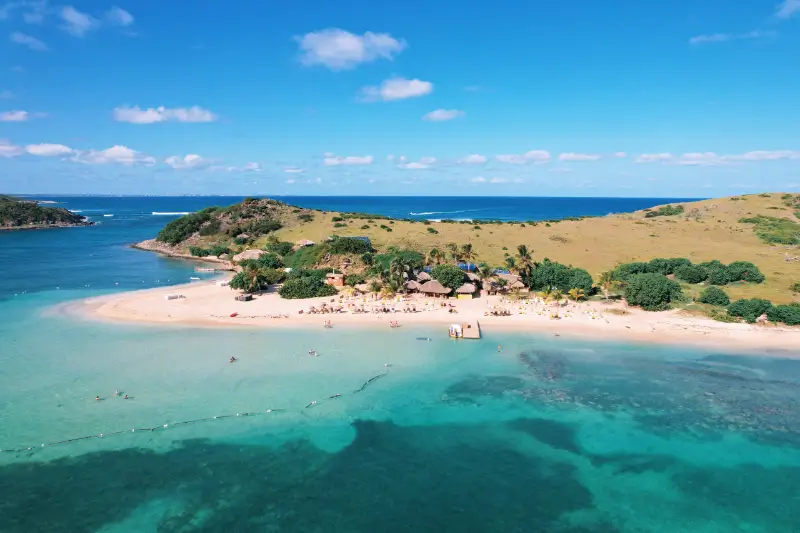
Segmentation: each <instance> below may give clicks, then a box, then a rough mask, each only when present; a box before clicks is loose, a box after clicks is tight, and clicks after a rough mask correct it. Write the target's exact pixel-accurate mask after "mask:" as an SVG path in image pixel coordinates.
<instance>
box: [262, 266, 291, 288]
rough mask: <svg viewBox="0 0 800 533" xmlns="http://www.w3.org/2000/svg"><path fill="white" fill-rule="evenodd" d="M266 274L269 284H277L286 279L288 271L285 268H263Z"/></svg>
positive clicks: (265, 277)
mask: <svg viewBox="0 0 800 533" xmlns="http://www.w3.org/2000/svg"><path fill="white" fill-rule="evenodd" d="M262 273H263V274H264V279H265V281H266V282H267V284H269V285H275V284H276V283H281V282H283V280H285V279H286V272H284V271H283V270H278V269H275V268H265V269H263V270H262Z"/></svg>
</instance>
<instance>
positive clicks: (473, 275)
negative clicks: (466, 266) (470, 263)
mask: <svg viewBox="0 0 800 533" xmlns="http://www.w3.org/2000/svg"><path fill="white" fill-rule="evenodd" d="M467 279H468V280H470V281H480V280H481V278H480V276H478V275H477V274H476V273H474V272H467Z"/></svg>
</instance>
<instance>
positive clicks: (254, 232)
mask: <svg viewBox="0 0 800 533" xmlns="http://www.w3.org/2000/svg"><path fill="white" fill-rule="evenodd" d="M282 227H283V224H281V223H280V222H278V221H277V220H270V219H268V218H262V219H261V220H256V221H254V222H251V223H250V224H248V225H247V226H245V227H244V232H245V233H247V234H248V235H250V237H258V236H259V235H266V234H267V233H272V232H273V231H278V230H279V229H281V228H282Z"/></svg>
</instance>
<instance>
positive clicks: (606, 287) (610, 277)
mask: <svg viewBox="0 0 800 533" xmlns="http://www.w3.org/2000/svg"><path fill="white" fill-rule="evenodd" d="M597 285H598V286H599V287H600V289H602V291H603V296H604V297H605V299H606V300H608V295H609V293H610V292H611V291H612V290H614V289H616V288H617V287H618V286H619V283H618V282H617V280H615V279H614V272H612V271H611V270H606V271H605V272H603V273H601V274H600V276H599V277H598V278H597Z"/></svg>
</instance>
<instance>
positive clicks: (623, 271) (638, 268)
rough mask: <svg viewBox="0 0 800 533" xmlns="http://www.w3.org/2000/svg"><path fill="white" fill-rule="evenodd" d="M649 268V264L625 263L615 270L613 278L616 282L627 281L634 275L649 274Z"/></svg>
mask: <svg viewBox="0 0 800 533" xmlns="http://www.w3.org/2000/svg"><path fill="white" fill-rule="evenodd" d="M649 268H650V265H649V264H648V263H641V262H636V263H623V264H621V265H619V266H618V267H617V268H615V269H614V272H613V276H614V279H615V280H616V281H627V280H628V278H630V277H631V276H633V275H636V274H647V273H648V272H649Z"/></svg>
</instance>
